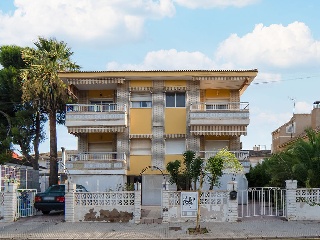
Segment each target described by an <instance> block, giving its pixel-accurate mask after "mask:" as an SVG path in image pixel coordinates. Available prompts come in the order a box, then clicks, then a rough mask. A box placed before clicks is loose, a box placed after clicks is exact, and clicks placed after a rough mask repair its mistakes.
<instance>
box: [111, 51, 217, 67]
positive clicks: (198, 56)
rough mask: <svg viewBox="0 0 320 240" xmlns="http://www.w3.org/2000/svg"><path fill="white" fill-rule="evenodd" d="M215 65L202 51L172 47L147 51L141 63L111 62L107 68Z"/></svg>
mask: <svg viewBox="0 0 320 240" xmlns="http://www.w3.org/2000/svg"><path fill="white" fill-rule="evenodd" d="M214 65H215V64H214V62H213V61H212V60H211V59H210V58H208V57H207V56H206V55H204V54H203V53H201V52H187V51H183V52H178V51H177V50H175V49H170V50H159V51H152V52H149V53H147V55H146V56H145V58H144V60H143V62H142V63H141V64H119V63H117V62H109V63H108V64H107V70H178V69H180V70H187V69H214Z"/></svg>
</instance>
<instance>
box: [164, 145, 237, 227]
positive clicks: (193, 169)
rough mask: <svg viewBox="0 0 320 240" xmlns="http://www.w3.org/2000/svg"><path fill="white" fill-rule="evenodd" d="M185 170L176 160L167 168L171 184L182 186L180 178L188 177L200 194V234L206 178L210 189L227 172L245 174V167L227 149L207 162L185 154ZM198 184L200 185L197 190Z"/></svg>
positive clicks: (197, 225)
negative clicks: (203, 188) (202, 195)
mask: <svg viewBox="0 0 320 240" xmlns="http://www.w3.org/2000/svg"><path fill="white" fill-rule="evenodd" d="M183 157H184V158H183V159H184V165H185V168H184V169H183V170H181V162H180V161H179V160H176V161H174V162H169V163H168V164H167V166H166V169H167V171H168V172H169V174H170V182H171V183H176V184H177V187H178V186H179V184H180V182H179V181H180V178H179V177H180V176H183V175H185V176H188V178H187V181H189V182H191V181H192V182H193V183H194V190H196V191H197V192H198V201H197V204H198V212H197V220H196V227H195V231H196V232H200V231H201V229H200V198H201V193H202V187H203V183H204V181H205V177H207V178H208V179H209V184H210V189H211V190H212V189H213V186H214V185H215V184H216V183H217V182H218V180H219V178H220V177H221V176H222V174H223V173H224V171H225V172H227V173H240V172H243V166H242V165H241V163H240V162H239V160H238V159H237V158H236V156H235V155H234V154H233V153H231V152H229V151H228V150H227V149H222V150H220V151H219V152H218V153H217V154H216V155H215V156H214V157H211V158H209V159H208V160H207V161H205V160H204V159H203V158H201V157H196V153H195V152H194V151H190V150H189V151H186V152H184V153H183ZM197 182H198V183H199V185H198V188H197ZM178 190H181V189H179V187H178Z"/></svg>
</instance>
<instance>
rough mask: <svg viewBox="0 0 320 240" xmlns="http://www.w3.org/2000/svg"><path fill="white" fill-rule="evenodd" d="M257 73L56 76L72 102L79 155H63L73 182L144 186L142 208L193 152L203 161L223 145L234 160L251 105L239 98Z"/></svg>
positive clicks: (69, 116) (70, 124)
mask: <svg viewBox="0 0 320 240" xmlns="http://www.w3.org/2000/svg"><path fill="white" fill-rule="evenodd" d="M257 73H258V71H257V70H256V69H254V70H237V71H215V70H208V71H207V70H181V71H180V70H177V71H101V72H61V73H59V75H60V78H61V79H62V80H63V81H64V82H65V83H66V84H67V86H68V90H69V92H70V93H71V94H72V95H73V96H74V98H75V99H76V101H77V103H75V104H69V105H67V113H66V126H67V128H68V132H69V133H71V134H74V135H75V136H77V137H78V153H77V154H69V153H68V151H67V150H68V148H67V146H65V147H66V151H65V157H64V159H65V161H66V163H65V166H66V169H67V171H68V174H69V175H70V177H71V178H72V179H73V180H74V181H76V182H77V183H79V184H82V185H84V186H86V187H87V189H89V190H90V191H106V190H119V189H121V188H123V187H124V186H125V185H126V184H127V185H128V184H131V183H134V182H135V181H142V191H143V193H142V202H143V204H151V205H156V204H160V202H154V201H155V200H153V199H158V201H160V196H159V198H157V197H155V196H158V195H159V194H160V192H161V191H159V189H161V188H162V183H163V181H165V174H166V172H165V166H166V164H167V163H168V162H169V161H173V160H176V159H180V160H181V159H182V153H183V152H184V151H186V150H193V151H195V152H197V154H199V155H201V156H202V157H205V158H208V157H210V156H213V155H214V154H215V153H216V152H217V151H218V150H219V149H221V148H223V147H227V148H228V149H229V150H230V151H233V152H234V153H235V154H236V156H237V157H238V158H239V160H243V159H246V158H247V155H248V153H247V151H246V152H242V151H241V143H240V136H241V135H246V134H247V126H248V124H249V103H247V102H241V101H240V97H241V95H242V93H243V92H244V91H245V90H246V89H247V87H248V86H249V85H250V83H251V82H252V81H253V80H254V78H255V77H256V75H257Z"/></svg>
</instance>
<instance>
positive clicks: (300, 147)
mask: <svg viewBox="0 0 320 240" xmlns="http://www.w3.org/2000/svg"><path fill="white" fill-rule="evenodd" d="M305 132H306V134H307V137H308V138H307V139H308V140H306V141H305V140H303V139H301V138H300V139H299V140H298V141H296V142H295V143H294V144H293V145H292V146H291V147H290V148H289V149H288V151H291V152H292V153H293V155H294V156H295V158H296V159H297V160H299V163H298V164H296V165H294V167H293V172H294V174H295V176H296V179H297V180H298V182H300V183H303V184H304V185H305V186H306V187H319V186H320V179H319V173H320V133H317V132H316V131H315V130H313V129H306V130H305Z"/></svg>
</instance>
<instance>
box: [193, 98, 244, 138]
mask: <svg viewBox="0 0 320 240" xmlns="http://www.w3.org/2000/svg"><path fill="white" fill-rule="evenodd" d="M189 119H190V123H189V124H190V128H191V133H193V134H194V135H228V136H240V135H246V134H247V126H248V125H249V122H250V119H249V103H245V102H224V103H210V104H209V103H199V104H193V105H191V107H190V116H189Z"/></svg>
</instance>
